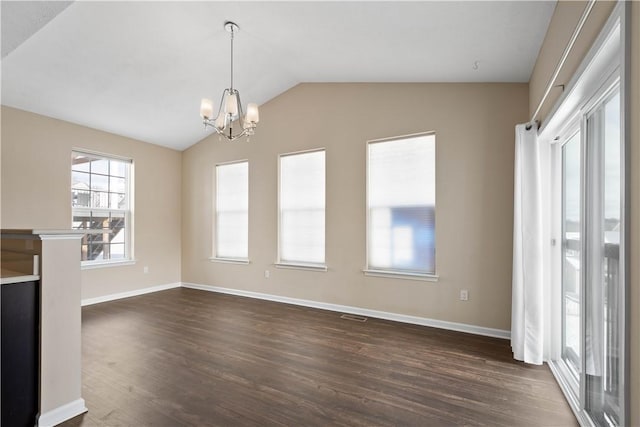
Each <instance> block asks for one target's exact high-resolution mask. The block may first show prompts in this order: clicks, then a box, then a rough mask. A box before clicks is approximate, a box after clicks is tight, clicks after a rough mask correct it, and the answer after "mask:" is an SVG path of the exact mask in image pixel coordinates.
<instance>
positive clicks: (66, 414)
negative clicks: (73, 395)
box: [38, 399, 87, 427]
mask: <svg viewBox="0 0 640 427" xmlns="http://www.w3.org/2000/svg"><path fill="white" fill-rule="evenodd" d="M85 412H87V407H86V406H84V399H76V400H74V401H73V402H69V403H67V404H66V405H62V406H58V407H57V408H55V409H52V410H51V411H47V412H45V413H44V414H41V415H40V416H38V427H52V426H56V425H58V424H60V423H63V422H65V421H67V420H69V419H71V418H73V417H76V416H78V415H80V414H84V413H85Z"/></svg>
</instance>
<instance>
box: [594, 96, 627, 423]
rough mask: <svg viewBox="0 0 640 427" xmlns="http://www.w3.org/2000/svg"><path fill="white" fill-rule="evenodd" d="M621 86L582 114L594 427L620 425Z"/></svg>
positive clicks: (621, 352)
mask: <svg viewBox="0 0 640 427" xmlns="http://www.w3.org/2000/svg"><path fill="white" fill-rule="evenodd" d="M620 117H621V116H620V89H619V88H618V87H616V88H614V89H613V90H612V91H611V92H610V93H609V94H608V95H607V96H606V97H605V98H604V100H603V101H602V102H601V103H599V104H598V105H596V106H595V108H594V109H593V110H592V111H591V112H590V113H589V114H588V115H587V144H588V147H589V149H590V152H589V155H588V156H587V164H588V166H587V167H588V168H589V174H588V175H587V176H588V178H587V184H588V185H587V195H586V197H587V232H588V233H589V235H588V236H587V237H588V239H587V258H586V259H587V265H586V267H587V268H586V274H587V282H586V290H585V300H586V307H585V308H586V310H585V313H586V324H585V371H586V372H585V374H586V375H585V380H586V381H585V386H586V399H587V401H586V405H585V406H586V410H587V412H589V415H590V416H591V419H592V420H594V421H595V422H596V424H597V425H603V426H614V425H616V426H617V425H622V423H621V419H622V417H621V415H622V414H621V408H622V391H623V390H622V387H620V385H621V384H623V382H622V381H623V379H622V376H621V373H622V372H623V370H622V363H623V361H624V360H623V359H622V355H623V351H622V350H623V347H622V342H623V340H624V336H623V335H622V332H623V329H622V325H623V323H624V317H623V313H624V312H623V310H622V301H623V300H622V295H623V294H622V281H621V278H622V277H623V276H622V272H623V268H622V267H623V265H624V264H623V263H622V259H621V258H620V242H621V241H622V233H621V230H622V227H623V223H622V203H621V201H622V198H621V183H622V162H621V160H622V157H621V155H620V154H621V149H622V139H621V137H620V136H621V135H620V129H621V122H620Z"/></svg>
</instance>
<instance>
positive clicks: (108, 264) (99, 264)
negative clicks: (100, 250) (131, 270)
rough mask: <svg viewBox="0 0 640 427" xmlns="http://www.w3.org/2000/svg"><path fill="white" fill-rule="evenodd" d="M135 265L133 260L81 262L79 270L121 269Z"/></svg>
mask: <svg viewBox="0 0 640 427" xmlns="http://www.w3.org/2000/svg"><path fill="white" fill-rule="evenodd" d="M135 263H136V260H135V259H125V260H122V261H105V262H86V261H84V262H82V263H81V264H80V269H81V270H93V269H96V268H103V267H123V266H125V265H134V264H135Z"/></svg>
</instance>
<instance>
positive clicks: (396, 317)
mask: <svg viewBox="0 0 640 427" xmlns="http://www.w3.org/2000/svg"><path fill="white" fill-rule="evenodd" d="M182 287H184V288H190V289H199V290H202V291H209V292H217V293H221V294H230V295H237V296H242V297H249V298H256V299H262V300H267V301H275V302H283V303H286V304H293V305H301V306H304V307H313V308H319V309H322V310H329V311H337V312H340V313H350V314H358V315H360V316H366V317H375V318H377V319H385V320H393V321H395V322H402V323H410V324H414V325H421V326H430V327H433V328H440V329H448V330H450V331H458V332H466V333H469V334H475V335H484V336H488V337H495V338H503V339H509V338H511V332H510V331H505V330H503V329H493V328H486V327H484V326H475V325H468V324H466V323H456V322H448V321H445V320H437V319H429V318H426V317H417V316H408V315H405V314H398V313H389V312H386V311H378V310H369V309H366V308H359V307H351V306H348V305H339V304H330V303H325V302H318V301H310V300H305V299H298V298H289V297H283V296H278V295H271V294H263V293H259V292H251V291H242V290H238V289H229V288H221V287H218V286H211V285H201V284H197V283H187V282H182Z"/></svg>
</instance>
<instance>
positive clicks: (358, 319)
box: [340, 314, 367, 322]
mask: <svg viewBox="0 0 640 427" xmlns="http://www.w3.org/2000/svg"><path fill="white" fill-rule="evenodd" d="M340 318H341V319H345V320H353V321H354V322H366V321H367V318H366V317H364V316H358V315H357V314H343V315H342V316H340Z"/></svg>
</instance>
